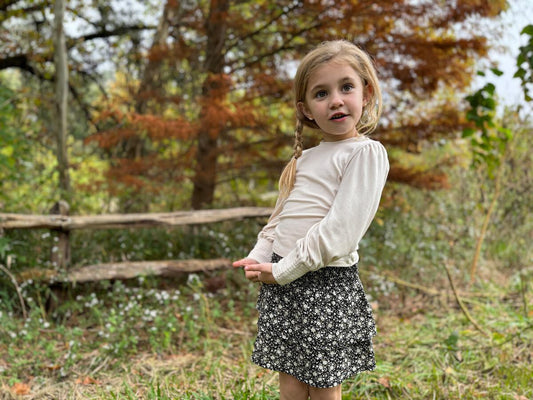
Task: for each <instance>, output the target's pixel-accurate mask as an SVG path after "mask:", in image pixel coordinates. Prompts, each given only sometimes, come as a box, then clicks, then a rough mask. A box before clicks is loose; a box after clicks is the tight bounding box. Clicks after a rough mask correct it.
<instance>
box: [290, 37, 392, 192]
mask: <svg viewBox="0 0 533 400" xmlns="http://www.w3.org/2000/svg"><path fill="white" fill-rule="evenodd" d="M332 60H335V61H340V62H345V63H347V64H348V65H350V66H351V67H352V68H353V69H354V71H355V72H356V73H357V74H358V75H359V77H360V78H361V80H362V81H363V82H364V85H365V87H364V97H365V100H366V104H365V105H364V107H363V113H362V115H361V118H360V119H359V121H358V122H357V125H356V129H357V132H359V133H360V134H362V135H368V134H370V133H371V132H372V131H373V130H374V129H376V126H377V123H378V120H379V117H380V115H381V110H382V99H381V89H380V87H379V82H378V77H377V73H376V69H375V67H374V63H373V61H372V59H371V58H370V56H369V55H368V54H367V53H366V52H365V51H363V50H362V49H360V48H359V47H357V46H356V45H354V44H353V43H350V42H348V41H346V40H334V41H328V42H323V43H321V44H320V45H318V46H317V47H316V48H315V49H314V50H312V51H311V52H309V53H308V54H307V55H306V56H305V57H304V58H303V59H302V62H301V63H300V65H299V67H298V70H297V71H296V76H295V78H294V88H293V91H294V104H295V108H296V120H297V122H296V129H295V131H294V153H293V156H292V158H291V160H290V161H289V163H288V164H287V165H286V166H285V169H284V170H283V172H282V173H281V177H280V179H279V191H280V195H279V196H280V198H281V199H286V198H287V197H288V196H289V193H290V192H291V190H292V188H293V186H294V181H295V177H296V160H297V159H298V158H299V157H300V156H301V155H302V151H303V144H302V131H303V128H304V126H307V127H309V128H311V129H320V128H319V126H318V125H317V123H316V122H315V121H314V120H310V119H308V118H306V117H305V115H303V113H302V112H301V111H300V109H299V107H298V103H300V102H302V103H305V94H306V92H307V85H308V82H309V77H310V76H311V74H312V73H313V72H314V71H315V70H316V69H317V68H318V67H320V66H322V65H324V64H326V63H328V62H330V61H332Z"/></svg>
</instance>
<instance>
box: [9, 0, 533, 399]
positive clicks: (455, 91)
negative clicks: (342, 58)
mask: <svg viewBox="0 0 533 400" xmlns="http://www.w3.org/2000/svg"><path fill="white" fill-rule="evenodd" d="M508 7H509V4H508V3H507V2H506V1H503V0H501V1H472V0H457V1H454V2H434V1H407V0H405V1H392V0H381V1H335V2H333V1H331V2H330V1H278V2H268V1H253V2H251V1H250V2H249V1H230V0H211V1H186V2H177V1H172V0H168V1H155V0H151V1H142V2H141V1H136V0H127V1H126V0H124V1H111V2H108V1H100V0H93V1H90V2H89V1H75V0H71V1H65V2H63V1H55V2H52V1H39V0H34V1H29V0H28V1H20V0H19V1H17V0H4V1H0V38H1V41H0V168H1V169H0V185H1V186H0V188H1V190H0V211H1V212H6V213H7V212H9V213H24V214H32V213H35V214H48V213H49V211H50V208H51V207H52V206H53V205H54V204H55V203H56V202H57V201H58V200H65V201H67V202H68V204H69V205H70V213H71V214H73V215H87V214H103V213H134V212H136V213H138V212H166V211H178V210H190V209H204V208H217V209H218V208H226V207H236V206H244V205H246V206H272V205H273V202H274V201H275V196H276V188H277V187H276V180H277V177H278V176H279V173H280V171H281V168H282V167H283V165H284V164H285V163H286V161H287V160H288V158H289V157H290V154H291V145H292V131H293V129H294V113H293V106H292V104H291V92H290V89H291V79H292V75H293V74H294V70H295V67H296V65H297V63H298V60H299V59H300V58H301V57H302V55H303V54H305V53H306V52H307V51H308V50H309V49H310V48H312V47H313V46H314V45H316V44H317V43H319V42H320V41H323V40H327V39H333V38H334V39H336V38H339V37H342V38H345V39H347V40H351V41H353V42H355V43H357V44H358V45H360V46H361V47H363V48H364V49H365V50H367V51H368V52H369V53H370V54H372V56H373V57H374V60H375V63H376V66H377V69H378V71H379V75H380V79H381V82H382V83H383V90H384V103H385V109H384V115H383V119H382V122H381V124H380V126H379V127H378V129H377V131H376V132H375V133H373V134H372V137H373V138H375V139H377V140H379V141H381V142H382V143H383V144H384V145H385V146H386V147H387V149H388V151H389V156H390V160H391V173H390V175H389V181H388V184H387V186H386V189H385V193H384V196H383V201H382V204H381V209H380V211H379V213H378V216H377V218H376V221H375V222H374V224H373V225H372V227H371V228H370V230H369V232H368V234H367V236H366V237H365V239H364V243H363V244H362V246H361V247H362V249H363V250H362V262H361V271H362V272H361V273H362V276H363V281H364V283H365V286H367V289H368V292H369V294H370V296H371V299H372V305H373V307H374V312H375V314H376V317H377V319H378V326H380V327H381V328H380V334H379V336H378V338H377V339H376V354H377V357H378V368H377V370H376V371H375V372H373V373H370V374H363V375H361V376H359V377H356V378H353V379H352V380H350V381H349V382H347V383H346V385H345V386H344V387H343V390H344V396H345V398H384V399H385V398H418V399H425V398H442V399H453V398H457V399H465V398H498V399H500V398H501V399H520V400H523V399H527V398H531V397H533V392H532V389H531V387H533V372H532V367H531V365H532V363H531V353H532V345H531V343H532V338H533V334H532V323H531V317H532V311H531V309H530V302H531V283H530V280H531V276H532V274H533V269H532V266H531V261H532V250H531V245H530V243H531V240H532V239H533V231H532V227H533V221H532V219H531V215H530V207H531V204H533V199H532V193H533V191H532V190H531V189H532V176H531V166H532V162H531V155H530V152H529V148H530V147H531V144H532V143H531V141H532V136H531V127H532V124H531V119H530V114H531V102H530V95H531V92H530V90H531V85H532V78H531V77H532V74H531V72H532V70H533V67H532V66H533V56H532V54H533V50H532V49H533V44H532V41H531V38H533V32H532V29H533V28H531V27H529V26H528V27H526V26H525V25H524V30H523V31H522V38H525V39H526V40H525V41H523V42H521V43H523V44H517V45H516V48H514V49H511V50H513V51H516V52H517V57H516V62H515V64H514V68H513V69H512V72H510V73H509V72H508V71H507V70H505V69H504V68H502V70H503V72H502V71H501V70H500V65H498V62H497V61H498V60H495V59H492V60H491V59H490V57H489V54H491V53H490V51H491V50H492V51H494V50H499V51H501V50H502V49H501V48H499V46H501V43H498V40H497V39H498V37H499V36H501V35H502V32H503V31H504V30H505V29H508V25H506V22H504V21H505V19H502V16H504V15H505V11H506V9H507V8H508ZM525 10H528V9H527V7H526V8H525ZM526 20H527V18H526ZM507 23H509V22H507ZM511 23H512V22H511ZM511 46H512V45H511ZM61 72H63V74H62V73H61ZM67 72H68V73H67ZM502 74H503V76H502ZM480 75H483V76H484V78H483V80H482V81H480V80H479V78H477V77H479V76H480ZM503 78H506V79H513V80H514V81H516V82H517V83H518V87H519V88H520V95H521V96H522V100H521V101H520V102H519V103H518V104H508V103H506V102H505V101H504V100H505V99H504V98H502V97H501V95H499V93H498V91H497V90H496V87H498V86H497V85H495V82H498V80H501V79H503ZM480 82H481V84H480ZM476 85H478V86H476ZM61 93H63V97H61ZM304 136H305V146H306V147H310V146H313V145H315V144H316V143H317V141H318V140H319V137H318V136H317V135H316V134H315V133H314V132H312V131H306V132H305V133H304ZM262 223H264V221H262V220H253V219H252V220H246V221H239V222H225V223H218V224H209V225H204V226H195V227H186V228H172V229H159V228H158V229H137V230H134V229H131V230H130V229H124V230H100V231H76V233H75V234H73V235H72V237H71V242H72V259H71V263H72V266H83V265H88V264H95V263H100V262H109V261H115V260H158V259H159V260H161V259H189V258H201V259H208V258H214V257H220V256H223V257H227V258H228V259H236V258H240V257H242V256H243V255H246V254H247V251H248V249H249V248H250V247H251V246H252V245H253V243H254V241H255V235H256V234H257V231H258V229H259V228H260V226H261V224H262ZM54 240H56V236H55V235H54V234H50V232H49V231H47V230H31V231H27V230H24V231H22V230H10V229H6V230H4V231H3V232H1V234H0V266H1V267H2V273H0V300H1V301H2V303H1V304H0V321H1V324H0V333H1V335H0V356H1V357H0V383H1V386H0V398H6V399H11V398H18V396H24V398H69V399H70V398H132V399H134V398H190V399H199V398H243V399H244V398H250V399H252V398H253V399H266V398H275V394H274V393H275V381H274V375H272V374H270V373H268V372H266V373H265V372H264V371H260V370H258V369H256V368H255V367H253V366H252V365H250V363H249V361H248V360H247V357H248V356H249V353H250V349H251V343H252V340H253V332H254V329H255V327H254V319H255V318H256V315H255V311H254V299H255V296H256V295H257V287H256V286H254V285H252V284H249V283H248V282H246V281H245V280H244V279H243V277H242V274H240V273H239V272H240V271H220V272H215V273H209V274H200V275H196V274H194V275H189V276H186V277H183V278H180V279H156V278H154V277H149V276H148V277H145V276H140V277H139V278H137V279H132V280H128V281H104V282H97V283H92V284H83V285H82V284H78V285H66V286H61V287H57V285H56V286H54V285H53V284H51V283H50V282H49V280H46V279H44V278H43V277H45V278H46V277H47V276H50V274H54V273H61V272H62V271H58V270H57V269H58V267H57V266H56V265H54V264H53V263H52V262H51V261H50V254H51V252H53V250H54V246H55V242H54ZM43 271H46V272H47V273H44V274H43ZM11 278H13V279H11ZM19 294H20V296H19ZM26 308H27V310H26ZM26 312H27V314H26Z"/></svg>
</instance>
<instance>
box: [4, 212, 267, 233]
mask: <svg viewBox="0 0 533 400" xmlns="http://www.w3.org/2000/svg"><path fill="white" fill-rule="evenodd" d="M271 213H272V209H271V208H267V207H237V208H225V209H219V210H196V211H177V212H170V213H148V214H103V215H89V216H75V215H72V216H70V215H28V214H9V213H0V229H2V228H3V229H61V230H64V231H71V230H75V229H117V228H118V229H125V228H147V227H157V226H179V225H198V224H207V223H211V222H220V221H227V220H232V219H243V218H254V217H268V216H269V215H270V214H271Z"/></svg>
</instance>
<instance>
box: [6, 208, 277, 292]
mask: <svg viewBox="0 0 533 400" xmlns="http://www.w3.org/2000/svg"><path fill="white" fill-rule="evenodd" d="M68 209H69V207H68V204H66V203H65V202H58V203H57V204H56V205H55V206H54V207H53V208H52V210H51V213H52V215H29V214H12V213H0V236H1V235H2V231H3V230H7V229H50V230H51V232H52V233H53V236H55V237H56V238H57V239H56V244H57V245H56V246H55V249H54V250H53V251H52V254H51V256H50V257H51V262H52V265H54V266H55V267H56V268H59V269H60V270H63V271H66V274H61V275H60V276H56V274H55V271H49V272H50V273H46V274H45V275H44V276H45V277H46V279H47V280H50V281H58V280H59V281H70V282H88V281H97V280H103V279H129V278H134V277H136V276H140V275H157V276H164V277H171V276H175V275H179V274H180V273H190V272H206V271H214V270H217V269H225V268H230V267H231V262H230V260H228V259H224V258H219V259H214V260H159V261H157V260H156V261H124V262H116V263H104V264H96V265H88V266H77V267H75V268H72V269H71V268H69V267H70V239H69V235H70V232H71V231H72V230H76V229H128V228H147V227H172V226H180V225H200V224H207V223H213V222H221V221H228V220H239V219H244V218H259V217H268V216H270V214H271V213H272V208H267V207H236V208H226V209H216V210H196V211H177V212H169V213H146V214H104V215H89V216H75V215H72V216H71V215H68ZM22 275H24V274H22ZM21 278H22V276H21ZM23 279H24V278H23Z"/></svg>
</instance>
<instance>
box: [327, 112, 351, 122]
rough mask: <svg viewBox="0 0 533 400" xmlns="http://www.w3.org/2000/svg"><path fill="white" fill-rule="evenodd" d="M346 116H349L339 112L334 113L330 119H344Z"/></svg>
mask: <svg viewBox="0 0 533 400" xmlns="http://www.w3.org/2000/svg"><path fill="white" fill-rule="evenodd" d="M346 116H347V114H342V113H338V114H335V115H333V116H332V117H331V118H330V120H332V121H334V120H337V119H342V118H344V117H346Z"/></svg>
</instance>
